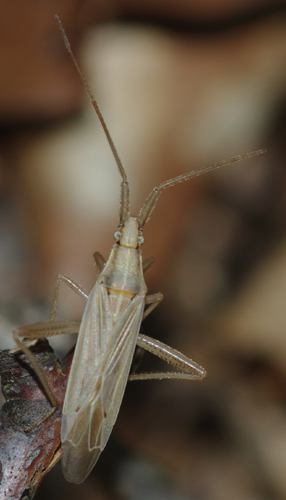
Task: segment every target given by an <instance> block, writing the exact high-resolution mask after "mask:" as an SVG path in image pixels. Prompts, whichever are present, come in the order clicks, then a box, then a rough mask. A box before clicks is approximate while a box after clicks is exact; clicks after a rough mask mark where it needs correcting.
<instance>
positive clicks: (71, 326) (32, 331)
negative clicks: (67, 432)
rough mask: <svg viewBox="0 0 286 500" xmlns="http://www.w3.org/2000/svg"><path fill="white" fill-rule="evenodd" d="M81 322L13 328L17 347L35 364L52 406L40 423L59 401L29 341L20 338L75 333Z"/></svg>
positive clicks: (57, 322)
mask: <svg viewBox="0 0 286 500" xmlns="http://www.w3.org/2000/svg"><path fill="white" fill-rule="evenodd" d="M79 326H80V323H77V322H76V321H54V322H42V323H34V324H33V325H27V326H22V327H19V328H15V330H13V337H14V341H15V343H16V345H17V347H18V348H19V349H20V350H21V351H23V352H24V354H26V356H27V358H28V360H29V361H30V363H31V365H32V366H33V368H34V370H35V372H36V374H37V376H38V378H39V380H40V382H41V384H42V386H43V388H44V389H45V392H46V395H47V397H48V398H49V400H50V402H51V405H52V408H51V410H50V411H49V412H48V413H47V414H46V415H45V417H44V418H43V419H42V420H41V422H40V423H39V424H41V423H42V422H44V421H45V420H47V418H49V417H50V416H51V415H52V414H53V413H54V411H55V410H56V409H57V407H58V402H57V399H56V397H55V396H54V394H53V392H52V390H51V389H50V387H49V384H48V382H47V379H46V376H45V374H44V372H43V370H42V368H41V367H40V365H39V363H38V361H37V360H36V358H35V357H34V356H33V354H32V353H31V351H30V349H29V347H28V345H27V343H26V342H25V341H22V340H20V338H19V337H26V338H27V339H29V340H38V339H41V338H45V337H52V336H54V335H61V334H63V333H74V332H78V330H79Z"/></svg>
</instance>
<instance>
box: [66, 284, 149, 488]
mask: <svg viewBox="0 0 286 500" xmlns="http://www.w3.org/2000/svg"><path fill="white" fill-rule="evenodd" d="M143 309H144V297H143V296H135V297H134V298H133V299H132V300H131V301H130V304H129V305H128V307H127V308H126V309H125V311H124V312H123V313H122V315H121V316H120V318H119V319H117V321H116V324H113V318H112V313H111V308H110V303H109V297H108V294H107V291H106V288H105V287H104V286H103V285H100V284H96V285H95V287H94V288H93V290H92V292H91V294H90V297H89V300H88V303H87V307H86V310H85V313H84V316H83V319H82V323H81V327H80V331H79V337H78V341H77V345H76V351H75V355H74V360H73V365H72V369H71V373H70V377H69V382H68V388H67V393H66V398H65V403H64V409H63V421H62V446H63V455H62V465H63V470H64V474H65V477H66V478H67V479H68V480H69V481H72V482H76V483H80V482H82V481H84V479H85V477H86V476H87V475H88V474H89V472H90V470H91V469H92V468H93V466H94V464H95V463H96V461H97V459H98V457H99V455H100V453H101V451H102V450H103V448H104V446H105V444H106V442H107V440H108V438H109V435H110V433H111V430H112V427H113V425H114V422H115V420H116V417H117V414H118V411H119V408H120V405H121V401H122V397H123V393H124V390H125V386H126V383H127V380H128V375H129V371H130V365H131V361H132V356H133V352H134V349H135V345H136V341H137V335H138V331H139V328H140V324H141V320H142V314H143ZM70 474H72V477H71V475H70Z"/></svg>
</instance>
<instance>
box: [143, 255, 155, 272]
mask: <svg viewBox="0 0 286 500" xmlns="http://www.w3.org/2000/svg"><path fill="white" fill-rule="evenodd" d="M154 262H156V259H155V257H148V259H145V260H144V262H143V265H142V267H143V273H145V271H147V269H149V267H150V266H152V264H154Z"/></svg>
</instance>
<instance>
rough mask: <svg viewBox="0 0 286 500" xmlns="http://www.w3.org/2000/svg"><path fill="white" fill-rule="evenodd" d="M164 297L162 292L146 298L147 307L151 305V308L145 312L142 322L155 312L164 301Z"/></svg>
mask: <svg viewBox="0 0 286 500" xmlns="http://www.w3.org/2000/svg"><path fill="white" fill-rule="evenodd" d="M163 298H164V297H163V295H162V293H161V292H158V293H153V295H147V296H146V297H145V305H148V304H151V305H150V306H149V307H147V309H146V311H144V314H143V317H142V321H143V319H145V318H147V316H149V314H150V313H151V312H152V311H154V309H155V307H157V306H158V305H159V304H160V302H162V300H163Z"/></svg>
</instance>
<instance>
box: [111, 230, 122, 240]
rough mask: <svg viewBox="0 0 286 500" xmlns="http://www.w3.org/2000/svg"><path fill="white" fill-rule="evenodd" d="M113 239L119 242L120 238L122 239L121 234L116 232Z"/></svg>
mask: <svg viewBox="0 0 286 500" xmlns="http://www.w3.org/2000/svg"><path fill="white" fill-rule="evenodd" d="M113 238H114V239H115V241H119V240H120V238H121V232H120V231H115V233H114V235H113Z"/></svg>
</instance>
